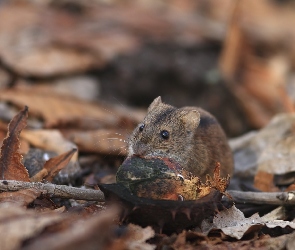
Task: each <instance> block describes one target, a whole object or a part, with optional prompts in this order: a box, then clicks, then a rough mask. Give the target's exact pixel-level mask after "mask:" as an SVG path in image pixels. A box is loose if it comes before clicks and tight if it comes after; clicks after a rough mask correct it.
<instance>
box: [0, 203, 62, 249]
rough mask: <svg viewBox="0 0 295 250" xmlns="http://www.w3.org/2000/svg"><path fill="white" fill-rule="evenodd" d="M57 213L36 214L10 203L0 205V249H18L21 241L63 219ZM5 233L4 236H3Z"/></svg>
mask: <svg viewBox="0 0 295 250" xmlns="http://www.w3.org/2000/svg"><path fill="white" fill-rule="evenodd" d="M63 218H64V216H62V215H60V214H58V213H46V214H45V213H43V214H38V213H36V212H33V211H31V210H24V209H22V208H19V207H16V206H15V205H11V204H9V203H8V204H7V203H5V204H1V205H0V235H1V236H2V237H1V240H0V249H1V250H14V249H20V246H21V245H22V243H23V241H25V240H27V239H29V238H30V237H33V236H35V235H38V234H39V233H40V232H41V231H42V230H44V228H45V227H47V226H49V225H52V224H55V223H57V222H58V221H61V220H63ZM4 235H5V237H4Z"/></svg>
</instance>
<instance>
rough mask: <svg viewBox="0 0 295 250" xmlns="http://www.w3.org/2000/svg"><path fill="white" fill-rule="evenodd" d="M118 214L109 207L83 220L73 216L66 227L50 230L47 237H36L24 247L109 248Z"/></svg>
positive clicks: (98, 249)
mask: <svg viewBox="0 0 295 250" xmlns="http://www.w3.org/2000/svg"><path fill="white" fill-rule="evenodd" d="M54 214H56V213H54ZM116 214H117V210H116V209H112V208H108V209H107V210H106V211H103V212H101V213H98V214H96V215H93V216H91V217H88V218H87V219H83V220H82V219H80V220H79V219H78V218H77V216H73V218H72V223H71V224H69V225H68V226H67V227H66V228H65V227H62V228H58V229H59V230H56V231H54V232H53V231H51V232H49V233H48V234H47V235H46V237H40V238H36V239H35V240H34V241H32V242H30V244H28V245H27V246H26V247H25V248H24V249H25V250H39V249H44V250H47V249H48V250H49V249H50V250H51V249H55V250H63V249H71V250H80V249H93V250H104V249H108V245H109V244H110V242H111V241H112V240H113V238H114V235H113V225H114V222H113V220H114V218H116ZM110 249H112V248H110Z"/></svg>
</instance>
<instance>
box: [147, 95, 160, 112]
mask: <svg viewBox="0 0 295 250" xmlns="http://www.w3.org/2000/svg"><path fill="white" fill-rule="evenodd" d="M161 103H162V99H161V96H158V97H157V98H156V99H155V100H153V102H152V103H151V104H150V106H149V108H148V112H150V111H151V110H152V109H154V108H155V107H157V106H159V105H160V104H161Z"/></svg>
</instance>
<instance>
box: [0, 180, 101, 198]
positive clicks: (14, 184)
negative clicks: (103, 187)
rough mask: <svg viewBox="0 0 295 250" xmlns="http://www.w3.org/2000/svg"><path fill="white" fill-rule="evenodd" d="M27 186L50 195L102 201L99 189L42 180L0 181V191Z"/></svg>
mask: <svg viewBox="0 0 295 250" xmlns="http://www.w3.org/2000/svg"><path fill="white" fill-rule="evenodd" d="M27 188H35V189H37V190H39V191H41V193H42V194H45V195H46V194H47V195H50V196H51V197H57V198H65V199H76V200H88V201H104V194H103V192H101V191H100V190H93V189H83V188H75V187H69V186H66V185H55V184H52V183H42V182H24V181H12V180H1V181H0V191H18V190H21V189H27Z"/></svg>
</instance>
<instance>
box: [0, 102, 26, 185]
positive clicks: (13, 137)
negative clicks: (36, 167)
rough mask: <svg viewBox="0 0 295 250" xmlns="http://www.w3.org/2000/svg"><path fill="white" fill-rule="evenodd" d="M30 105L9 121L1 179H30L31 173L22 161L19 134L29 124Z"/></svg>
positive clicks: (1, 166)
mask: <svg viewBox="0 0 295 250" xmlns="http://www.w3.org/2000/svg"><path fill="white" fill-rule="evenodd" d="M27 117H28V107H27V106H26V107H25V108H24V109H23V110H22V111H21V112H19V113H18V114H17V115H16V116H15V117H14V118H13V119H12V120H11V122H10V123H9V125H8V132H7V136H6V138H5V139H4V141H3V144H2V147H1V157H0V171H1V175H0V179H2V180H5V179H6V180H18V181H28V182H29V181H30V179H29V174H28V171H27V170H26V168H25V167H24V165H23V164H22V163H21V160H22V156H21V154H20V153H19V148H20V141H19V135H20V133H21V131H22V129H24V127H25V126H26V125H27V122H26V121H27Z"/></svg>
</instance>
